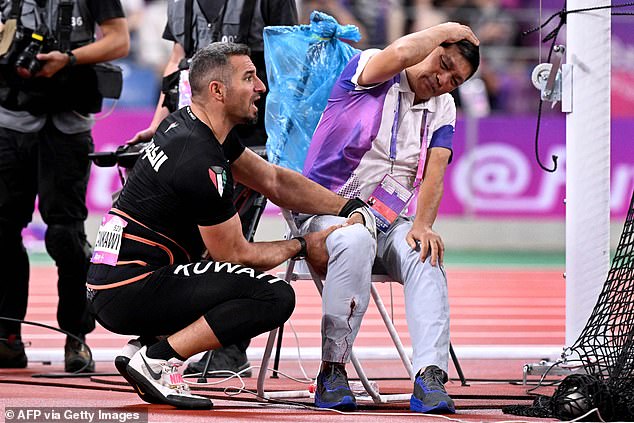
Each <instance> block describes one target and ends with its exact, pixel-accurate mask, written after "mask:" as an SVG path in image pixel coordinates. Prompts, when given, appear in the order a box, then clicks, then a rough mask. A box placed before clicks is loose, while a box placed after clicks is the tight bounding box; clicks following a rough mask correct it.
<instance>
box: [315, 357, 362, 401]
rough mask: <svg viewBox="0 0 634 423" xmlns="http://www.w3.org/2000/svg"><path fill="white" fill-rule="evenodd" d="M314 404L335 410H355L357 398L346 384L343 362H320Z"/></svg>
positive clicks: (346, 375)
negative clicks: (320, 366)
mask: <svg viewBox="0 0 634 423" xmlns="http://www.w3.org/2000/svg"><path fill="white" fill-rule="evenodd" d="M315 406H316V407H319V408H334V409H337V410H355V409H356V408H357V400H356V399H355V397H354V394H353V393H352V390H351V389H350V385H349V384H348V374H347V373H346V367H345V364H341V363H328V364H326V363H323V364H322V368H321V370H320V371H319V375H318V376H317V389H316V390H315Z"/></svg>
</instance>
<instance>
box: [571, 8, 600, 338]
mask: <svg viewBox="0 0 634 423" xmlns="http://www.w3.org/2000/svg"><path fill="white" fill-rule="evenodd" d="M610 4H611V2H610V0H604V1H602V2H601V5H610ZM593 6H597V2H596V0H568V2H567V9H568V10H574V9H581V8H586V7H593ZM610 31H611V15H610V9H602V10H594V11H590V12H578V13H571V14H568V15H567V49H566V51H567V53H566V61H567V63H568V64H572V66H573V75H572V78H573V80H572V113H568V114H567V116H566V345H572V344H574V342H575V340H576V339H577V337H578V336H579V334H580V333H581V331H582V329H583V327H584V325H585V324H586V321H587V320H588V317H589V316H590V313H591V311H592V309H593V307H594V305H595V303H596V300H597V297H598V295H599V292H600V291H601V287H602V285H603V282H604V281H605V279H606V276H607V273H608V269H609V261H610V232H609V230H610V64H611V57H610V56H611V34H610Z"/></svg>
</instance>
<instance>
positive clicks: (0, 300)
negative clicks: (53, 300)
mask: <svg viewBox="0 0 634 423" xmlns="http://www.w3.org/2000/svg"><path fill="white" fill-rule="evenodd" d="M93 149H94V147H93V141H92V137H91V135H90V132H89V131H88V132H82V133H79V134H73V135H67V134H63V133H61V132H60V131H59V130H58V129H57V128H55V127H54V126H53V124H52V123H51V122H50V120H48V121H47V123H46V124H45V126H44V127H43V128H42V129H41V130H40V131H39V132H37V133H22V132H17V131H13V130H10V129H6V128H0V272H1V274H0V316H4V317H12V318H16V319H24V316H25V315H26V305H27V296H28V283H29V260H28V256H27V253H26V251H25V249H24V244H23V242H22V229H23V228H25V227H26V226H27V225H28V223H29V222H30V221H31V218H32V215H33V211H34V209H35V197H36V195H39V205H38V207H39V210H40V213H41V215H42V219H43V220H44V222H45V223H46V224H47V230H46V235H45V244H46V249H47V251H48V253H49V254H50V256H51V257H52V258H53V259H54V260H55V263H56V265H57V268H58V276H59V279H58V285H57V289H58V293H59V304H58V309H57V320H58V323H59V326H60V328H62V329H64V330H66V331H68V332H71V333H73V334H75V335H84V334H86V333H88V332H90V331H91V330H92V329H94V320H93V319H92V317H91V315H90V313H88V311H87V302H86V287H85V283H86V272H87V269H88V260H89V257H90V245H89V244H88V242H87V241H86V235H85V232H84V221H85V219H86V217H87V214H88V212H87V209H86V188H87V186H88V177H89V172H90V162H89V160H88V154H89V153H91V152H92V151H93ZM8 334H20V325H19V324H14V323H8V322H5V321H0V337H3V335H4V336H6V335H8Z"/></svg>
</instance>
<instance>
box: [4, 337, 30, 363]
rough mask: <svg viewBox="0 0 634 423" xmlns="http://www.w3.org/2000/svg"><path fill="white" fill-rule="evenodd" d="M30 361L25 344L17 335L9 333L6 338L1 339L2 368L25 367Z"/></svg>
mask: <svg viewBox="0 0 634 423" xmlns="http://www.w3.org/2000/svg"><path fill="white" fill-rule="evenodd" d="M27 363H28V360H27V358H26V353H25V352H24V344H23V343H22V339H20V337H19V336H17V335H9V336H7V339H6V340H4V339H3V340H0V368H2V369H24V368H25V367H26V365H27Z"/></svg>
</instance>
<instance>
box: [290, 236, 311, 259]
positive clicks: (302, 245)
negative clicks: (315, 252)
mask: <svg viewBox="0 0 634 423" xmlns="http://www.w3.org/2000/svg"><path fill="white" fill-rule="evenodd" d="M292 239H296V240H297V241H299V245H300V248H299V251H298V252H297V254H295V255H294V256H293V257H291V260H303V259H305V258H306V257H308V248H307V246H306V240H305V239H304V238H303V237H301V236H295V237H293V238H292Z"/></svg>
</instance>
